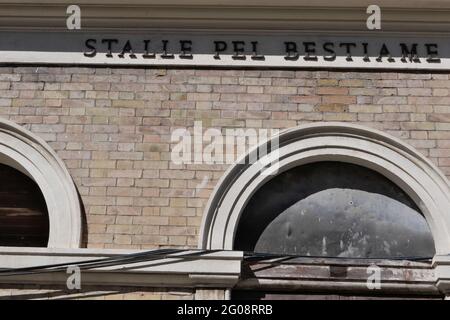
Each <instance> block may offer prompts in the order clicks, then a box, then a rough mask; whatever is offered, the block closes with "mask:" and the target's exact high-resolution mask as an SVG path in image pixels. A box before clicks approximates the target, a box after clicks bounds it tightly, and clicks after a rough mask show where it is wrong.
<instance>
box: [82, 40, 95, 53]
mask: <svg viewBox="0 0 450 320" xmlns="http://www.w3.org/2000/svg"><path fill="white" fill-rule="evenodd" d="M96 43H97V40H95V39H87V40H86V42H85V46H86V48H88V49H90V50H91V51H87V52H84V56H85V57H89V58H92V57H95V55H96V54H97V49H96V48H95V44H96Z"/></svg>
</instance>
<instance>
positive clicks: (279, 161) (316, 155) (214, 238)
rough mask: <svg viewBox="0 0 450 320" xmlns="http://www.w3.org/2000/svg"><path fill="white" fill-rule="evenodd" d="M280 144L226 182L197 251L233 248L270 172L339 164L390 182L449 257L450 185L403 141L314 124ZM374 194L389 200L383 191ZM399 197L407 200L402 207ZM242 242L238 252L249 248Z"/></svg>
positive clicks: (211, 205) (285, 135)
mask: <svg viewBox="0 0 450 320" xmlns="http://www.w3.org/2000/svg"><path fill="white" fill-rule="evenodd" d="M277 142H278V147H277V148H270V147H268V146H273V145H274V140H271V141H268V142H267V143H266V144H265V145H264V146H257V147H255V148H254V149H253V150H251V151H250V152H249V154H247V155H246V158H247V159H258V161H256V162H253V163H249V162H245V163H244V164H242V163H240V164H236V165H234V166H232V167H230V168H229V169H228V171H227V172H226V173H225V175H224V176H223V177H222V179H221V180H220V182H219V184H218V185H217V186H216V188H215V190H214V192H213V194H212V196H211V197H210V200H209V202H208V204H207V206H206V208H205V214H204V218H203V224H202V229H201V238H200V243H199V247H201V248H209V249H233V248H234V247H235V239H236V237H237V235H238V233H239V232H238V230H239V228H240V227H239V226H240V224H241V222H243V223H244V222H245V218H243V214H244V212H245V209H246V208H247V207H248V205H249V203H250V205H251V201H252V198H253V196H254V195H255V194H256V193H257V192H258V191H259V190H260V189H261V188H263V187H264V186H265V185H266V184H267V183H269V182H270V181H271V180H272V179H273V178H274V176H273V175H268V174H265V172H267V171H270V168H271V167H274V168H275V167H276V170H277V175H280V174H283V173H284V172H289V170H291V169H293V168H299V167H302V166H306V165H309V164H315V163H319V162H339V163H345V164H348V165H355V166H358V167H360V168H362V169H364V170H366V171H365V172H374V173H377V174H378V177H380V178H379V179H381V180H382V179H386V180H385V181H390V182H391V184H390V185H389V184H387V183H385V185H388V187H387V188H388V189H389V188H394V186H395V188H396V190H397V191H396V193H397V196H396V197H397V198H395V197H394V198H391V199H392V200H395V201H396V203H397V204H398V205H399V206H400V205H401V206H402V208H403V209H404V210H405V211H406V210H408V209H407V208H409V209H411V210H412V211H414V212H415V214H411V215H410V217H411V216H414V215H416V217H419V216H421V215H423V216H424V217H425V219H426V222H427V225H428V226H429V228H430V230H431V234H432V238H433V241H434V247H435V250H436V253H437V254H448V253H450V214H449V211H448V208H450V187H449V183H448V181H447V179H446V177H445V175H443V174H442V173H441V172H440V171H439V169H437V168H436V167H435V166H434V164H433V163H431V162H430V161H429V160H427V159H426V158H425V157H424V156H423V155H421V154H420V153H419V152H418V151H416V150H415V149H413V148H411V147H410V146H408V145H406V144H405V143H404V142H402V141H401V140H399V139H396V138H393V137H391V136H389V135H387V134H385V133H383V132H380V131H377V130H373V129H370V128H366V127H361V126H357V125H349V124H341V123H315V124H309V125H304V126H300V127H297V128H293V129H290V130H287V131H284V132H282V133H281V134H280V135H279V136H278V137H277ZM266 149H268V150H269V152H268V153H266V155H263V156H256V157H255V154H257V155H259V154H261V150H266ZM275 152H276V157H274V153H275ZM264 158H270V159H274V158H276V161H272V162H271V163H270V161H267V160H265V159H264ZM262 160H265V161H262ZM267 163H270V165H267ZM362 169H361V170H362ZM367 170H370V171H367ZM381 177H382V178H381ZM310 186H311V184H310ZM360 191H367V190H364V188H363V189H362V190H360ZM384 192H386V191H384ZM372 193H374V194H378V195H379V196H386V195H385V194H383V192H381V191H379V192H378V193H377V192H372ZM398 197H400V198H403V199H404V200H403V202H402V201H399V198H398ZM405 199H406V200H405ZM297 200H300V199H297ZM385 200H386V199H385ZM292 204H293V203H291V205H292ZM405 207H406V208H405ZM287 208H288V207H286V209H287ZM417 214H419V216H417ZM255 219H256V218H255ZM258 219H259V217H258ZM405 223H407V222H405ZM239 241H240V242H239V247H241V248H244V247H246V246H250V247H251V245H249V244H246V245H244V244H242V241H241V240H239ZM425 251H427V252H431V251H430V250H429V249H427V250H425Z"/></svg>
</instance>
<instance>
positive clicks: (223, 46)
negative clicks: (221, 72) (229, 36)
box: [214, 41, 227, 59]
mask: <svg viewBox="0 0 450 320" xmlns="http://www.w3.org/2000/svg"><path fill="white" fill-rule="evenodd" d="M226 50H227V43H226V42H225V41H214V51H215V52H216V53H215V55H214V59H220V54H221V53H222V52H225V51H226Z"/></svg>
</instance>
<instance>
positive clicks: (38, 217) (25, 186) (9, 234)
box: [0, 164, 49, 247]
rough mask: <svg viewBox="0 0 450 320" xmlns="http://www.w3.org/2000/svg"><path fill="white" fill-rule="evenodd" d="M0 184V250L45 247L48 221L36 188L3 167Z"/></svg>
mask: <svg viewBox="0 0 450 320" xmlns="http://www.w3.org/2000/svg"><path fill="white" fill-rule="evenodd" d="M0 180H1V184H0V246H10V247H46V246H47V243H48V236H49V218H48V212H47V206H46V203H45V199H44V196H43V195H42V192H41V190H40V189H39V187H38V186H37V184H36V183H35V182H34V181H33V180H32V179H30V178H29V177H28V176H26V175H24V174H23V173H21V172H19V171H18V170H16V169H14V168H11V167H9V166H6V165H3V164H0Z"/></svg>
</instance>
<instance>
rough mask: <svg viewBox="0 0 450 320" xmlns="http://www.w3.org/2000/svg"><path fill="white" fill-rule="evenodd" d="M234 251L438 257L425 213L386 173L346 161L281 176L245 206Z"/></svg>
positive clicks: (297, 170)
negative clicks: (386, 176) (387, 177)
mask: <svg viewBox="0 0 450 320" xmlns="http://www.w3.org/2000/svg"><path fill="white" fill-rule="evenodd" d="M234 249H236V250H242V251H250V252H258V253H274V254H287V255H298V256H316V257H317V256H324V257H326V256H330V257H350V258H397V257H433V256H434V254H435V249H434V242H433V237H432V235H431V231H430V228H429V227H428V224H427V222H426V220H425V218H424V216H423V215H422V213H421V211H420V209H419V208H418V207H417V206H416V204H415V203H414V202H413V201H412V200H411V198H410V197H409V196H408V195H407V194H406V193H405V192H404V191H403V190H401V189H400V188H399V187H398V186H396V185H395V184H394V183H392V182H391V181H390V180H388V179H386V178H385V177H384V176H382V175H381V174H379V173H377V172H375V171H373V170H370V169H367V168H363V167H361V166H357V165H354V164H348V163H343V162H330V161H329V162H316V163H311V164H306V165H303V166H299V167H295V168H293V169H290V170H288V171H285V172H283V173H281V174H280V175H278V176H276V177H274V178H273V179H272V180H270V181H268V182H267V183H266V184H265V185H264V186H262V187H261V188H260V189H259V190H258V191H257V192H256V193H255V194H254V195H253V197H252V198H251V199H250V201H249V202H248V204H247V206H246V208H245V209H244V211H243V213H242V216H241V219H240V221H239V225H238V228H237V231H236V237H235V242H234Z"/></svg>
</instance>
